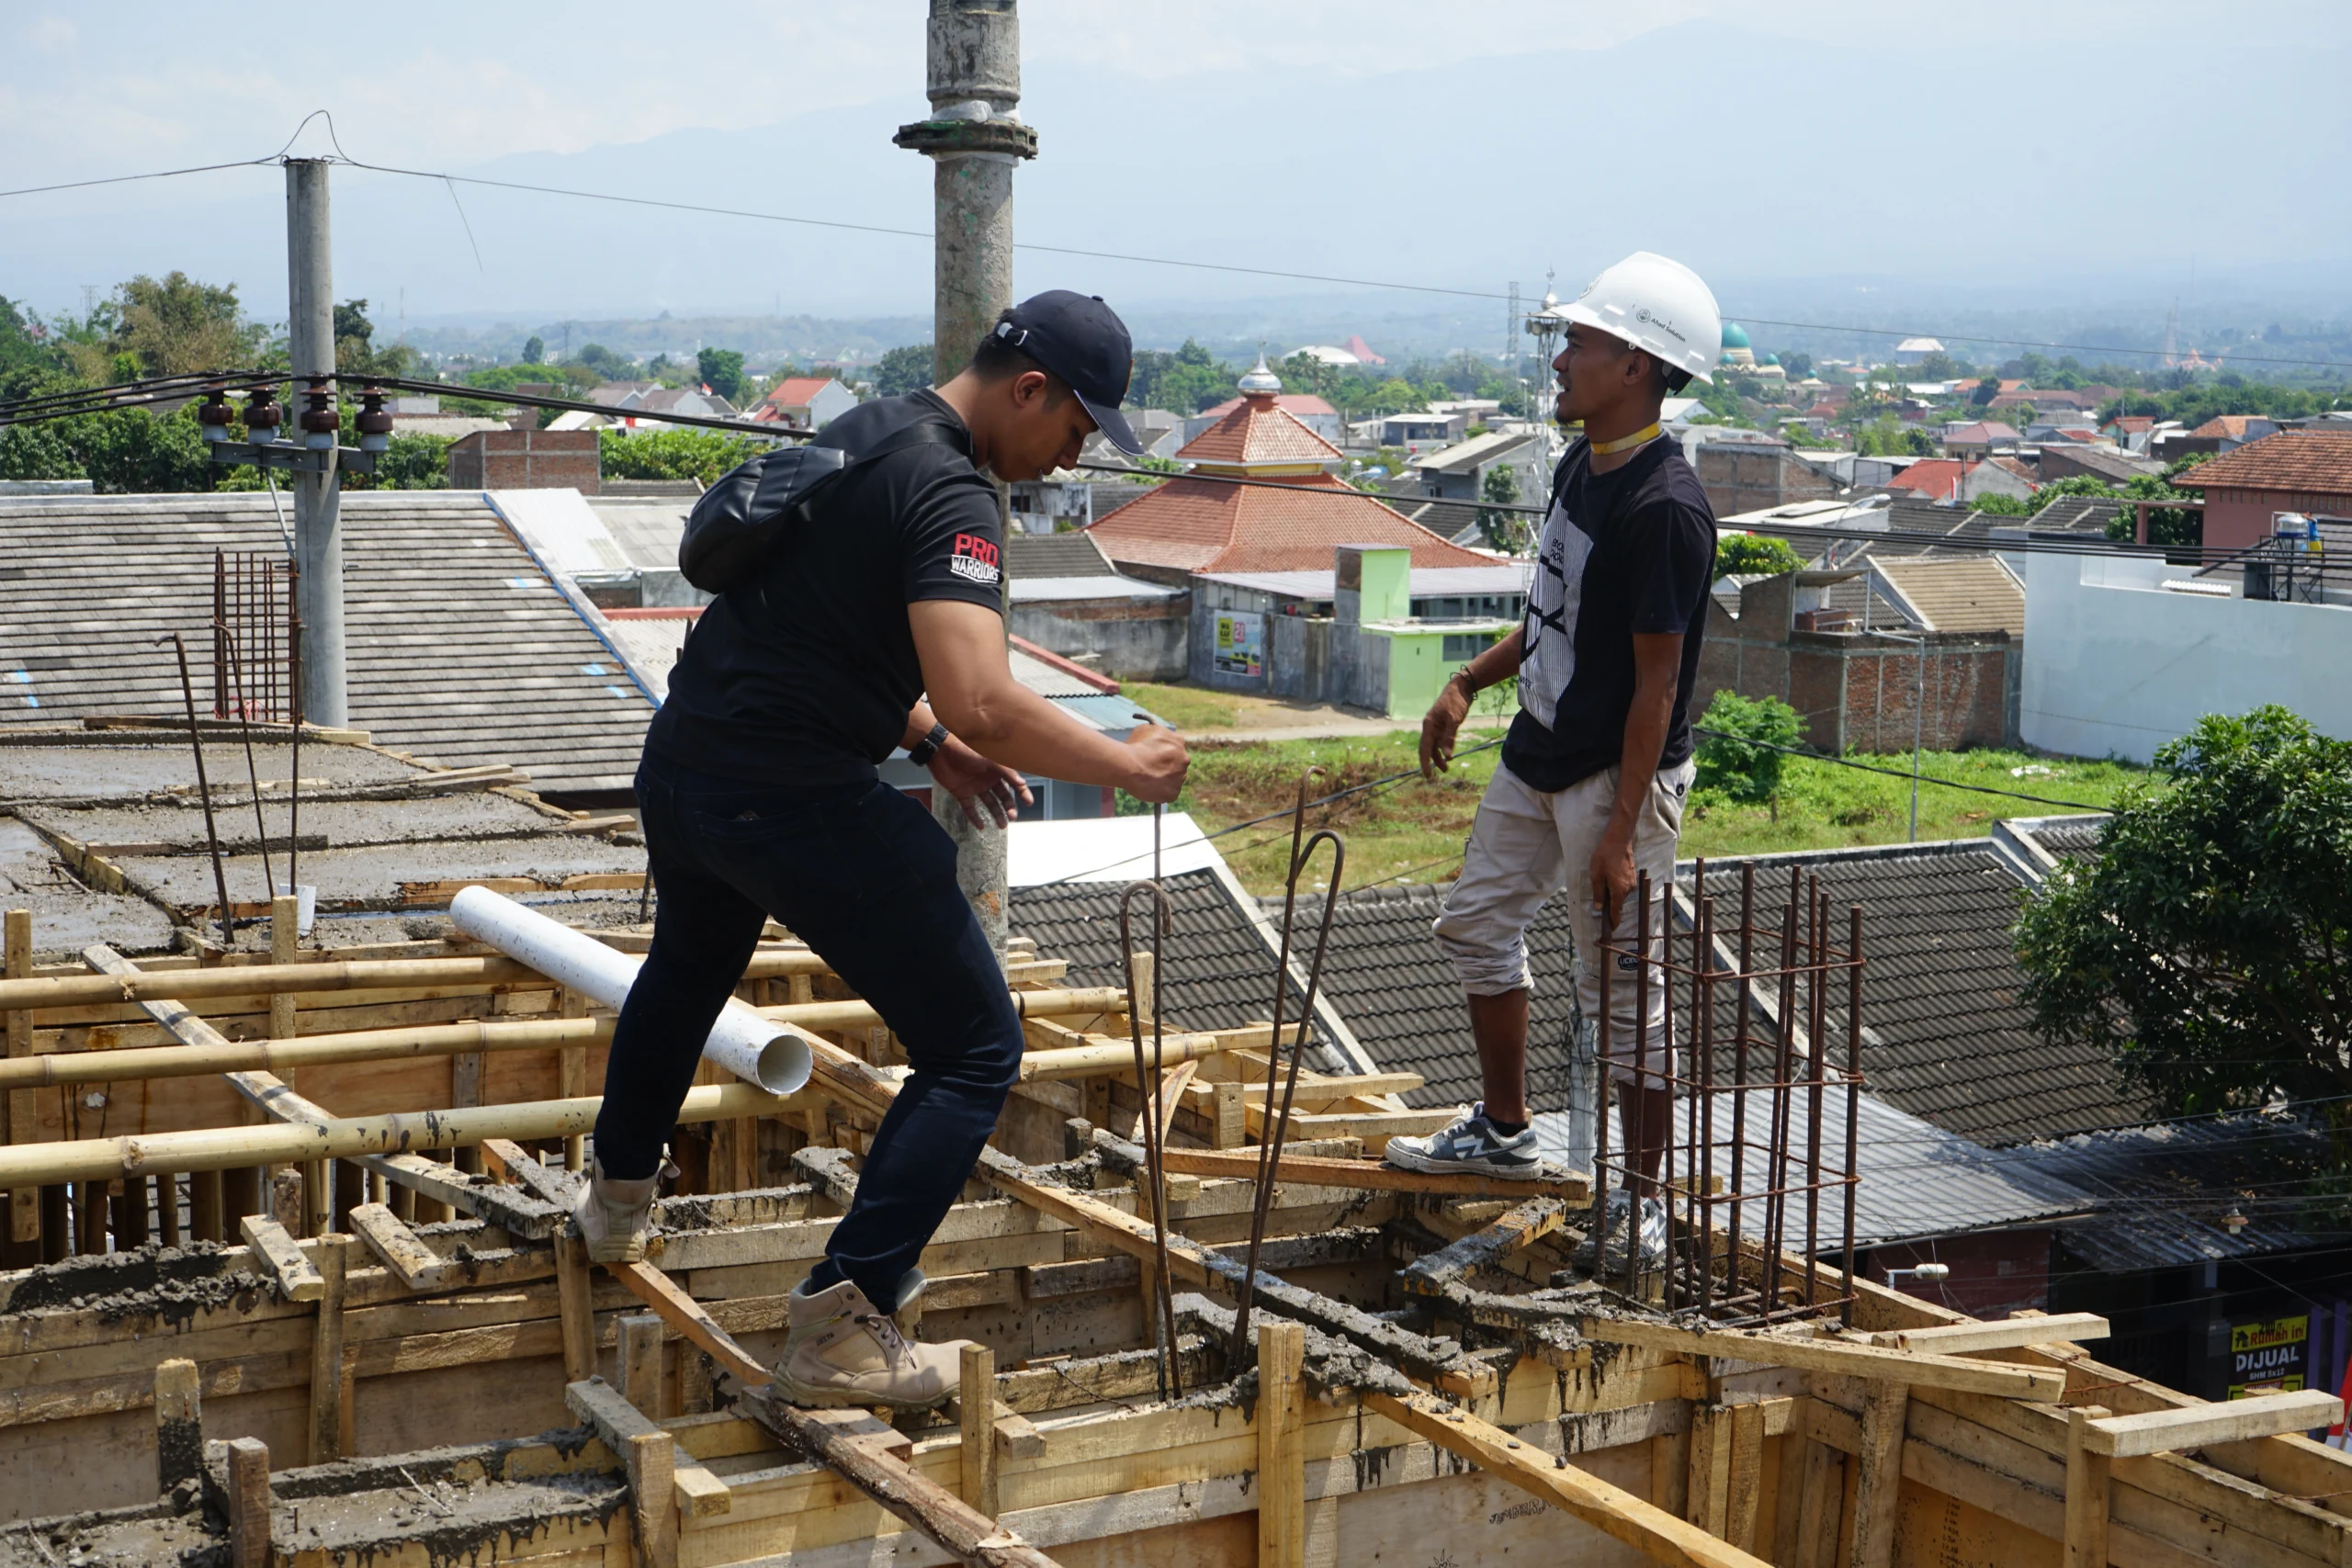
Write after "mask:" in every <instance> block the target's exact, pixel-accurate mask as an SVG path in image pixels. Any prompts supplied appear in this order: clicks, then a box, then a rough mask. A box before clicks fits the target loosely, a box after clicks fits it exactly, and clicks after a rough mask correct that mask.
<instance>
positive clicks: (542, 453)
mask: <svg viewBox="0 0 2352 1568" xmlns="http://www.w3.org/2000/svg"><path fill="white" fill-rule="evenodd" d="M598 472H599V469H598V465H597V457H596V433H595V432H594V431H593V430H532V429H526V430H477V431H475V432H474V433H473V434H471V435H468V436H465V437H463V438H461V439H459V440H458V441H456V442H454V443H452V444H451V445H450V447H449V488H450V489H452V490H576V491H579V492H580V493H581V494H582V495H594V494H595V493H596V486H597V476H598Z"/></svg>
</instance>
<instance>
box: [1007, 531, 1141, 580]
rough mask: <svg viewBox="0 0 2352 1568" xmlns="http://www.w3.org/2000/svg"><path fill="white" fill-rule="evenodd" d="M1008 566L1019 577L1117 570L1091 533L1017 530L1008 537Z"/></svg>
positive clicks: (1096, 574) (1105, 574)
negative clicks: (1040, 532)
mask: <svg viewBox="0 0 2352 1568" xmlns="http://www.w3.org/2000/svg"><path fill="white" fill-rule="evenodd" d="M1004 570H1005V573H1006V575H1008V576H1010V577H1012V579H1014V580H1015V581H1019V580H1021V579H1023V578H1036V577H1111V576H1114V575H1116V570H1115V569H1114V567H1113V566H1112V565H1111V562H1110V560H1109V558H1107V557H1105V556H1104V555H1103V547H1102V546H1100V545H1098V544H1096V543H1095V542H1094V536H1093V535H1091V534H1080V533H1069V534H1013V535H1011V536H1007V538H1006V539H1005V541H1004Z"/></svg>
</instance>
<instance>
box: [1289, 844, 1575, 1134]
mask: <svg viewBox="0 0 2352 1568" xmlns="http://www.w3.org/2000/svg"><path fill="white" fill-rule="evenodd" d="M1445 891H1446V888H1445V885H1441V884H1428V883H1419V884H1408V885H1405V886H1386V887H1367V888H1363V889H1360V890H1359V891H1357V892H1353V893H1342V894H1340V912H1339V914H1338V915H1337V917H1335V918H1334V919H1333V920H1332V922H1331V951H1330V954H1329V957H1327V958H1326V959H1325V960H1324V964H1323V988H1324V990H1325V991H1326V992H1327V993H1328V994H1329V996H1330V998H1331V1000H1332V1002H1333V1004H1334V1005H1335V1006H1337V1007H1338V1008H1339V1010H1340V1017H1341V1018H1343V1019H1345V1020H1347V1023H1348V1027H1349V1028H1350V1029H1351V1030H1353V1031H1354V1032H1355V1036H1356V1038H1357V1039H1358V1040H1359V1041H1361V1042H1363V1047H1364V1049H1365V1050H1366V1051H1367V1052H1369V1053H1370V1054H1371V1055H1372V1059H1373V1060H1374V1062H1376V1063H1378V1064H1379V1065H1380V1067H1381V1070H1382V1071H1384V1072H1411V1073H1419V1074H1420V1075H1421V1077H1422V1078H1423V1079H1424V1080H1426V1081H1425V1082H1424V1084H1423V1086H1422V1087H1421V1088H1419V1089H1415V1090H1413V1091H1412V1092H1410V1093H1408V1094H1407V1095H1405V1096H1404V1100H1405V1102H1406V1103H1407V1104H1408V1105H1411V1106H1415V1107H1442V1106H1449V1105H1467V1104H1469V1103H1471V1102H1472V1101H1474V1100H1477V1099H1478V1097H1479V1093H1480V1089H1479V1081H1478V1055H1477V1051H1476V1047H1474V1046H1473V1045H1472V1043H1471V1041H1470V1020H1469V1015H1468V1013H1467V1012H1466V1011H1465V1010H1464V1006H1463V1001H1462V987H1461V983H1460V982H1459V981H1458V980H1456V979H1455V978H1454V974H1453V964H1451V963H1449V962H1447V960H1446V957H1445V955H1444V953H1441V952H1440V951H1439V950H1438V945H1437V942H1436V939H1435V938H1433V937H1431V936H1430V921H1431V920H1434V919H1436V918H1437V910H1438V904H1439V902H1440V901H1441V900H1442V898H1443V897H1444V896H1445ZM1260 904H1261V908H1267V907H1270V908H1271V911H1272V914H1273V915H1274V917H1275V918H1276V919H1279V918H1280V917H1281V911H1282V902H1281V900H1280V899H1261V900H1260ZM1319 918H1320V909H1319V907H1318V908H1315V909H1313V910H1311V911H1310V909H1309V908H1308V905H1307V903H1306V900H1301V902H1300V907H1299V914H1298V923H1299V925H1300V926H1301V927H1302V928H1303V929H1311V925H1310V922H1311V920H1313V919H1319ZM1527 945H1528V954H1529V963H1530V964H1531V965H1532V967H1533V969H1534V971H1535V987H1534V993H1533V995H1532V997H1531V998H1530V999H1529V1008H1530V1016H1529V1019H1528V1044H1527V1090H1528V1101H1529V1103H1530V1104H1531V1105H1532V1106H1533V1107H1534V1108H1535V1109H1536V1110H1538V1111H1555V1110H1559V1109H1561V1108H1563V1107H1565V1106H1566V1104H1567V1103H1568V1000H1569V992H1570V987H1571V980H1570V962H1569V942H1568V919H1567V913H1566V906H1565V905H1564V904H1562V903H1561V902H1560V901H1559V900H1558V899H1555V900H1553V902H1552V903H1551V904H1549V905H1547V906H1545V908H1544V912H1543V913H1542V914H1540V915H1538V916H1537V917H1536V919H1535V924H1534V926H1533V928H1532V929H1531V930H1530V931H1529V932H1528V935H1527Z"/></svg>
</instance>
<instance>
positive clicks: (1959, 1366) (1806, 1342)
mask: <svg viewBox="0 0 2352 1568" xmlns="http://www.w3.org/2000/svg"><path fill="white" fill-rule="evenodd" d="M1580 1326H1581V1328H1582V1331H1583V1334H1584V1337H1586V1338H1588V1339H1592V1340H1598V1341H1600V1342H1601V1343H1603V1344H1609V1345H1639V1346H1643V1347H1645V1348H1648V1349H1652V1350H1668V1351H1675V1352H1679V1354H1682V1355H1685V1356H1724V1357H1729V1358H1731V1359H1736V1360H1742V1361H1753V1362H1755V1363H1756V1364H1758V1366H1767V1367H1799V1368H1802V1369H1804V1371H1815V1372H1836V1373H1838V1374H1840V1375H1841V1376H1845V1377H1849V1378H1880V1379H1888V1380H1892V1381H1894V1382H1902V1383H1906V1384H1907V1383H1917V1384H1919V1385H1921V1386H1924V1387H1927V1388H1949V1389H1954V1390H1957V1391H1959V1392H1961V1393H1993V1394H1999V1395H2001V1396H2003V1397H2004V1398H2008V1399H2033V1400H2047V1401H2053V1402H2054V1401H2056V1400H2059V1399H2062V1398H2064V1396H2065V1393H2066V1374H2065V1373H2064V1371H2059V1370H2058V1369H2056V1368H2051V1367H2020V1366H2009V1365H2006V1364H2003V1363H2000V1362H1994V1361H1967V1360H1962V1359H1960V1358H1958V1357H1955V1356H1928V1355H1921V1354H1917V1353H1916V1352H1913V1351H1908V1350H1889V1349H1883V1348H1880V1347H1878V1346H1875V1345H1851V1344H1848V1343H1845V1342H1844V1341H1842V1340H1836V1339H1796V1338H1785V1337H1781V1336H1780V1335H1777V1334H1745V1333H1738V1332H1736V1331H1733V1330H1730V1329H1688V1328H1675V1327H1671V1326H1669V1325H1666V1324H1663V1323H1642V1322H1635V1321H1632V1320H1629V1319H1623V1318H1607V1317H1588V1318H1586V1319H1584V1320H1583V1322H1582V1324H1581V1325H1580Z"/></svg>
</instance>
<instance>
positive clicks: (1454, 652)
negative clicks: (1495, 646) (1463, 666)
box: [1445, 632, 1494, 664]
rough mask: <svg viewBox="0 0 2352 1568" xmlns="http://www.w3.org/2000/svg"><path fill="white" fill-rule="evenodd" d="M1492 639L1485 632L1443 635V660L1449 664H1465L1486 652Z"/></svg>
mask: <svg viewBox="0 0 2352 1568" xmlns="http://www.w3.org/2000/svg"><path fill="white" fill-rule="evenodd" d="M1493 640H1494V639H1493V638H1491V637H1488V636H1487V634H1486V633H1485V632H1448V633H1446V634H1445V660H1446V662H1447V663H1449V664H1453V663H1467V662H1468V661H1469V660H1473V659H1476V658H1477V657H1478V655H1480V654H1482V653H1484V652H1486V651H1487V644H1489V643H1490V642H1492V641H1493Z"/></svg>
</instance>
